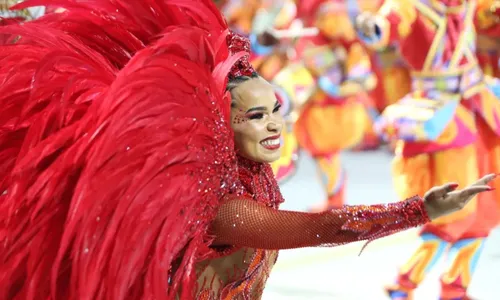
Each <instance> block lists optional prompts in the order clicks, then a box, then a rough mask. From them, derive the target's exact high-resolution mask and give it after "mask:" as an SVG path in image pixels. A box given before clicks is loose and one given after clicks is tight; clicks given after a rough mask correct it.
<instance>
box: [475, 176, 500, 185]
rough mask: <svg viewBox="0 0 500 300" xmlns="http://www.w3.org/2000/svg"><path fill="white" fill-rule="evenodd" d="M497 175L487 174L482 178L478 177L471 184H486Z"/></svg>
mask: <svg viewBox="0 0 500 300" xmlns="http://www.w3.org/2000/svg"><path fill="white" fill-rule="evenodd" d="M495 177H497V174H488V175H486V176H484V177H483V178H481V179H479V180H478V181H476V182H474V183H473V184H472V185H473V186H477V185H486V184H488V182H490V181H492V180H493V179H495Z"/></svg>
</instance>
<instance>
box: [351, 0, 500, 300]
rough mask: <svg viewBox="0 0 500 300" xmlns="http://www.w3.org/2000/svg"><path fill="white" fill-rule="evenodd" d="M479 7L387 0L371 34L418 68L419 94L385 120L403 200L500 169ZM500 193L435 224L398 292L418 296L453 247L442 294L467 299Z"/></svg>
mask: <svg viewBox="0 0 500 300" xmlns="http://www.w3.org/2000/svg"><path fill="white" fill-rule="evenodd" d="M475 14H476V1H473V0H472V1H471V0H469V1H462V0H429V1H424V0H386V1H385V3H384V4H383V6H382V7H381V9H380V10H379V13H378V14H376V15H375V19H374V20H375V25H376V33H375V36H374V37H373V38H367V37H365V36H363V35H362V34H361V36H362V37H363V38H364V39H365V42H367V43H368V44H369V45H371V46H372V47H376V48H377V47H378V48H380V47H386V46H388V45H391V44H394V43H396V42H397V43H398V46H399V49H400V51H401V53H402V55H403V56H404V58H405V59H406V61H407V62H408V64H409V65H410V66H411V68H412V91H411V93H409V94H408V95H406V96H405V97H404V98H402V99H401V100H399V101H398V103H396V104H394V105H391V106H389V107H388V108H387V109H386V110H385V111H384V112H383V114H382V116H381V117H380V119H379V121H378V122H377V124H376V127H377V130H378V131H379V132H380V133H381V134H382V135H384V137H386V138H388V139H397V140H398V141H399V142H398V143H399V145H398V148H397V153H396V158H395V159H394V162H393V174H394V175H393V176H394V186H395V187H396V189H397V192H398V194H399V196H400V197H402V199H404V197H406V196H407V195H410V194H413V193H418V192H421V191H425V190H426V189H427V188H429V187H431V186H434V185H437V184H442V183H444V182H448V181H455V182H457V183H459V184H460V185H464V184H466V183H467V182H470V181H471V180H473V178H475V177H476V176H477V174H478V173H481V172H489V171H490V172H497V173H498V171H499V170H500V168H499V165H498V162H499V161H500V152H499V149H500V148H499V147H500V139H499V138H498V135H500V102H499V98H498V96H499V95H498V93H497V92H498V89H499V87H500V85H499V82H498V80H495V79H493V78H489V77H487V76H484V75H483V73H482V71H481V69H480V67H479V65H478V61H477V58H476V55H475V47H476V35H475V28H474V18H475ZM450 162H453V163H450ZM496 199H499V195H498V193H497V194H494V193H492V194H489V195H480V196H479V200H477V199H476V200H477V201H476V200H473V201H472V202H471V203H469V204H468V205H467V207H466V208H465V209H464V210H462V211H460V212H457V213H454V214H452V215H449V216H446V217H443V218H440V219H438V220H435V221H434V222H432V223H431V224H428V225H426V226H425V227H424V228H423V230H422V233H421V236H422V240H423V242H422V245H421V247H420V248H419V249H418V250H417V252H416V253H415V254H414V255H413V257H412V258H411V259H410V261H409V262H408V263H407V264H406V265H404V266H403V267H402V269H401V270H400V274H399V277H398V280H397V285H396V286H393V287H390V288H389V290H388V291H389V294H390V295H391V296H392V297H393V299H411V294H412V291H413V290H414V289H415V288H416V287H417V286H418V284H420V283H421V281H422V280H423V279H424V277H425V275H426V274H427V273H428V272H429V271H430V270H431V268H432V266H433V265H434V264H435V262H436V261H437V260H438V258H439V257H440V256H441V255H442V254H443V253H445V252H446V251H447V250H449V251H448V252H449V253H450V254H451V255H450V257H449V258H450V264H449V267H448V269H447V270H446V271H445V273H444V274H443V275H442V277H441V287H442V291H441V297H442V299H463V298H464V297H466V289H467V286H468V284H469V282H470V278H471V276H472V274H473V272H474V269H475V265H476V262H477V258H478V256H479V255H480V253H481V250H482V249H483V243H484V239H485V238H486V237H487V236H488V234H489V232H490V230H491V229H492V228H493V227H495V226H496V225H497V224H498V221H499V210H498V203H497V201H496Z"/></svg>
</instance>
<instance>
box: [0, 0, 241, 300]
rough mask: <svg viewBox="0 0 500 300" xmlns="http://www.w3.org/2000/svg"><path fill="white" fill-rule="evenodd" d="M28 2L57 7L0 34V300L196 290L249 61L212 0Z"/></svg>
mask: <svg viewBox="0 0 500 300" xmlns="http://www.w3.org/2000/svg"><path fill="white" fill-rule="evenodd" d="M34 5H47V6H48V5H53V6H59V7H64V8H66V9H67V11H66V12H64V13H60V14H48V15H46V16H44V17H42V18H40V19H38V20H35V21H32V22H26V23H24V24H23V26H16V25H14V26H6V27H4V28H2V29H0V32H1V33H8V34H15V35H17V36H20V37H21V38H20V40H19V41H18V42H17V43H15V44H13V45H5V46H2V51H1V54H0V62H1V63H0V105H1V106H0V107H1V109H0V126H1V131H0V141H1V142H2V143H1V144H0V157H1V158H5V159H4V160H2V161H1V165H0V172H1V173H0V176H1V177H0V180H1V181H0V184H1V188H2V190H4V191H5V193H4V194H3V195H2V196H1V198H2V199H1V202H0V243H1V244H0V247H1V248H0V249H1V251H0V262H1V264H2V267H1V269H0V282H2V289H1V290H0V299H14V298H15V299H49V298H51V297H52V298H51V299H118V300H119V299H153V298H155V299H174V298H175V297H176V295H178V296H179V297H180V298H181V299H189V298H192V297H193V292H194V290H195V284H196V278H195V271H194V264H195V263H196V262H198V261H199V260H201V259H204V258H206V257H207V255H209V254H210V251H209V248H208V245H209V242H210V241H209V240H207V238H206V231H207V228H208V225H209V223H210V220H211V219H212V218H213V217H214V215H215V213H216V210H217V207H218V205H219V201H220V198H221V197H222V196H223V195H224V194H226V193H228V192H230V191H232V190H233V189H234V188H235V187H236V180H237V174H236V169H235V153H234V147H233V137H232V131H231V129H230V126H229V122H228V119H229V117H228V116H229V107H230V103H229V98H228V95H227V93H226V92H225V82H226V77H227V72H229V70H230V68H231V67H232V65H233V63H234V62H235V61H237V60H238V59H239V58H240V57H241V56H242V55H244V54H238V55H235V56H232V57H231V58H228V49H227V45H226V44H225V39H226V34H227V26H226V24H225V22H224V20H223V18H222V16H221V15H220V13H219V12H218V11H217V9H216V8H215V6H214V4H213V3H212V2H211V1H209V0H203V1H200V0H196V1H194V0H193V1H188V0H172V1H168V0H165V1H160V0H157V1H153V0H143V1H126V0H122V1H120V0H99V1H97V0H94V1H90V0H89V1H70V0H67V1H64V0H59V1H56V0H52V1H50V0H46V1H41V0H40V1H36V0H33V1H29V0H28V1H25V2H23V3H21V4H19V5H17V6H16V8H25V7H27V6H34ZM130 58H132V59H131V60H130ZM120 69H121V71H120Z"/></svg>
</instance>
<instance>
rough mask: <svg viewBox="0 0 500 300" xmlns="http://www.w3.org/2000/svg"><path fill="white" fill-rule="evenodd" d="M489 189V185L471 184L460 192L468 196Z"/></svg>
mask: <svg viewBox="0 0 500 300" xmlns="http://www.w3.org/2000/svg"><path fill="white" fill-rule="evenodd" d="M491 190H492V188H491V186H489V185H471V186H469V187H466V188H465V189H463V190H462V191H461V192H462V193H463V195H464V196H467V197H470V196H473V195H476V194H479V193H482V192H486V191H491Z"/></svg>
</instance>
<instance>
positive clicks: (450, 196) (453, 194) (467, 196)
mask: <svg viewBox="0 0 500 300" xmlns="http://www.w3.org/2000/svg"><path fill="white" fill-rule="evenodd" d="M496 176H497V175H496V174H489V175H486V176H484V177H483V178H481V179H479V180H478V181H476V182H474V183H473V184H471V185H469V186H468V187H466V188H464V189H462V190H456V188H457V187H458V184H455V183H448V184H445V185H442V186H435V187H433V188H432V189H430V190H429V191H428V192H427V193H426V194H425V196H424V205H425V210H426V211H427V214H428V216H429V218H430V219H431V220H435V219H437V218H439V217H442V216H444V215H448V214H450V213H452V212H455V211H457V210H460V209H462V208H463V207H464V206H465V205H467V203H468V202H469V201H470V200H471V199H472V198H474V197H475V196H476V195H477V194H479V193H482V192H486V191H491V190H493V188H492V187H490V186H488V183H489V182H490V181H492V180H493V179H494V178H495V177H496Z"/></svg>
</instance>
